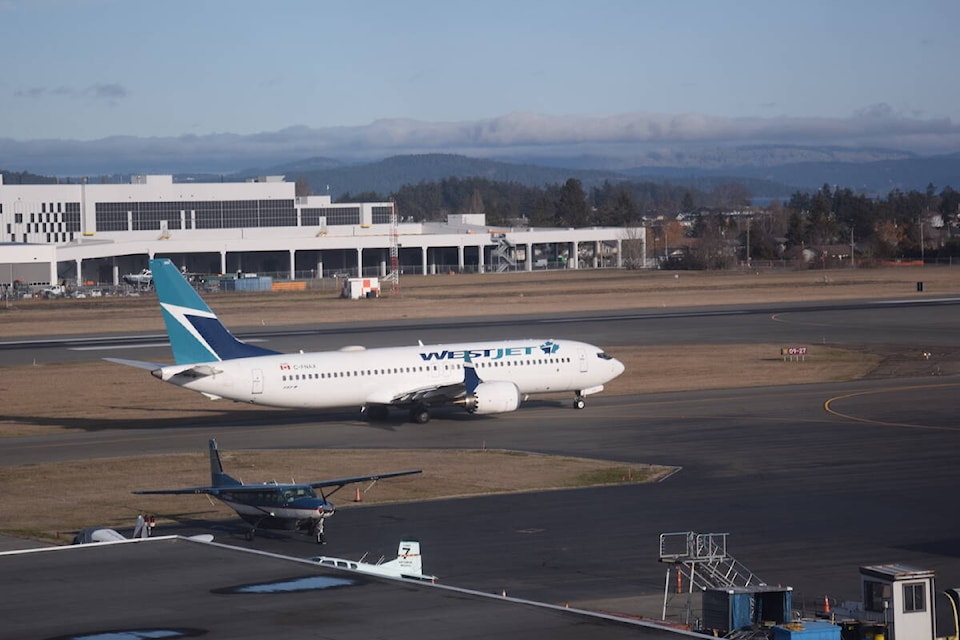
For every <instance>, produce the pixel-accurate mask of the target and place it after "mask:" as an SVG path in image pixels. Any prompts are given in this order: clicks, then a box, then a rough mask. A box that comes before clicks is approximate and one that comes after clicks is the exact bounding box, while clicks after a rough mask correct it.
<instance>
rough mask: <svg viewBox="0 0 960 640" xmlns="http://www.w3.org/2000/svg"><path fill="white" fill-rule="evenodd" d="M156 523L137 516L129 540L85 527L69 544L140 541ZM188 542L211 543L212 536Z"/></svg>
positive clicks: (151, 532)
mask: <svg viewBox="0 0 960 640" xmlns="http://www.w3.org/2000/svg"><path fill="white" fill-rule="evenodd" d="M155 523H156V521H155V520H154V518H153V516H150V518H149V519H147V518H144V517H143V514H140V515H138V516H137V524H136V525H135V526H134V528H133V535H132V536H130V537H129V538H128V537H126V536H125V535H123V534H122V533H120V532H119V531H117V530H116V529H108V528H106V527H87V528H86V529H81V530H80V531H78V532H77V535H75V536H74V537H73V541H72V542H71V543H70V544H93V543H96V542H120V541H123V540H140V539H144V538H149V537H150V536H151V535H153V527H154V526H155ZM189 539H190V540H197V541H200V542H212V541H213V536H212V535H210V534H208V533H203V534H200V535H196V536H189Z"/></svg>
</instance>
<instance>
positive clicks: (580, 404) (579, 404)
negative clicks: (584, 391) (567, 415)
mask: <svg viewBox="0 0 960 640" xmlns="http://www.w3.org/2000/svg"><path fill="white" fill-rule="evenodd" d="M585 406H587V402H586V401H585V400H584V399H583V396H582V395H581V394H580V393H579V392H578V393H577V395H575V396H574V397H573V408H574V409H583V408H584V407H585Z"/></svg>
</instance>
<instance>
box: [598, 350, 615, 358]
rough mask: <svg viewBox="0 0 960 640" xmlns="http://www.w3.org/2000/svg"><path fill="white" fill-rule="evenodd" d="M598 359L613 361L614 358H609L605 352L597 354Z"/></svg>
mask: <svg viewBox="0 0 960 640" xmlns="http://www.w3.org/2000/svg"><path fill="white" fill-rule="evenodd" d="M597 357H598V358H600V359H601V360H613V356H609V355H607V354H606V353H605V352H603V351H600V352H599V353H597Z"/></svg>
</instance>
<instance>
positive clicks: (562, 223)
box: [554, 178, 590, 227]
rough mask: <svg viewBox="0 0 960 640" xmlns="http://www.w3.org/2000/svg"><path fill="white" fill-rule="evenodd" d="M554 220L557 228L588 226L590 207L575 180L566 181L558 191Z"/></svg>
mask: <svg viewBox="0 0 960 640" xmlns="http://www.w3.org/2000/svg"><path fill="white" fill-rule="evenodd" d="M554 215H555V220H556V223H557V226H558V227H586V226H589V225H590V207H589V206H587V194H586V193H584V191H583V185H582V184H581V183H580V181H579V180H577V179H576V178H570V179H569V180H567V181H566V182H565V183H564V185H563V188H562V189H560V198H559V199H558V200H557V208H556V211H555V214H554Z"/></svg>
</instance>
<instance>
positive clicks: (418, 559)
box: [397, 540, 423, 576]
mask: <svg viewBox="0 0 960 640" xmlns="http://www.w3.org/2000/svg"><path fill="white" fill-rule="evenodd" d="M397 564H398V565H399V567H400V569H401V570H402V571H403V573H405V574H411V575H415V576H418V575H422V574H423V558H422V556H421V555H420V543H419V542H418V541H417V540H401V541H400V546H399V547H397Z"/></svg>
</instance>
